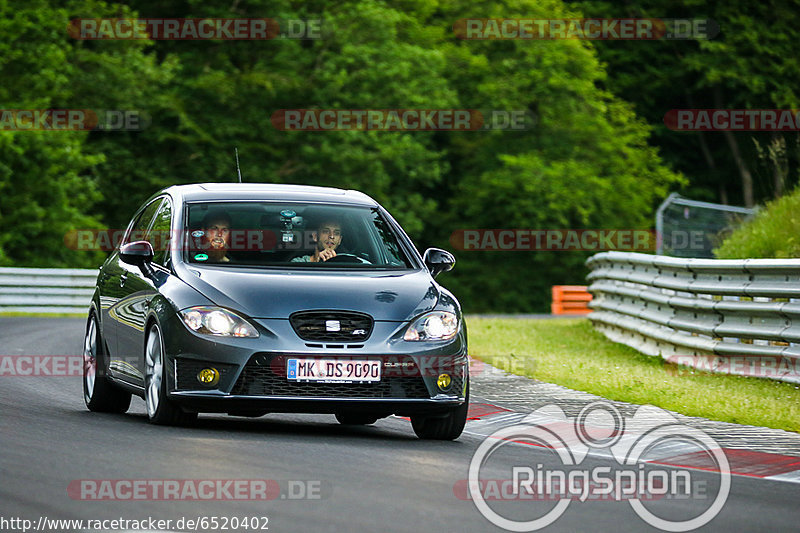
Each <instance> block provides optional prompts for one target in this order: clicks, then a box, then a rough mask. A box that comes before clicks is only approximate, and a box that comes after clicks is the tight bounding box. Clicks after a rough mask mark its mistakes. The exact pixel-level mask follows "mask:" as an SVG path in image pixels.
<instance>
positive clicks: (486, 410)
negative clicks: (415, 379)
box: [464, 402, 800, 483]
mask: <svg viewBox="0 0 800 533" xmlns="http://www.w3.org/2000/svg"><path fill="white" fill-rule="evenodd" d="M529 416H530V415H529V414H528V413H519V412H515V411H511V410H509V409H506V408H504V407H501V406H498V405H494V404H491V403H486V402H483V403H473V404H470V409H469V414H468V419H467V420H468V421H467V428H466V429H465V430H464V433H466V434H468V435H473V436H476V437H482V438H488V437H491V436H492V435H493V434H494V433H495V432H496V431H497V430H499V429H502V428H505V427H508V426H513V425H516V424H522V423H525V422H523V420H524V419H526V417H529ZM568 423H569V424H572V422H568ZM536 425H537V426H539V427H545V428H548V429H550V430H553V431H555V432H558V433H559V434H563V433H564V432H563V431H561V429H563V426H564V425H565V422H564V421H563V420H557V419H553V420H547V419H543V418H541V417H540V418H538V419H537V420H536ZM584 427H585V429H586V430H587V431H589V432H591V431H592V430H602V429H603V428H600V427H597V428H595V427H593V426H587V425H584ZM639 437H640V435H637V434H636V433H631V434H625V435H623V436H622V437H621V438H620V441H621V442H622V440H623V439H628V440H635V439H637V438H639ZM504 440H507V439H504ZM510 442H512V443H513V444H518V445H527V446H538V447H550V446H545V445H544V444H539V443H532V442H528V441H518V440H511V441H510ZM569 445H570V442H564V446H569ZM720 449H721V450H722V451H723V452H724V453H725V456H726V457H727V459H728V463H729V466H730V473H731V474H733V475H736V476H747V477H755V478H761V479H768V480H773V481H783V482H789V483H800V455H797V456H795V455H786V454H778V453H772V452H763V451H758V450H749V449H740V448H730V447H725V446H721V447H720ZM588 455H590V456H593V457H604V458H608V459H613V456H612V455H611V452H610V451H609V450H608V449H607V448H591V449H590V450H589V451H588ZM642 462H644V463H653V464H659V465H664V466H670V467H676V468H686V469H692V470H703V471H709V472H715V471H718V470H717V467H716V464H715V463H714V461H713V460H712V459H711V458H710V457H709V454H708V453H707V451H698V450H697V447H696V446H694V445H692V444H688V443H685V442H670V443H665V444H662V445H660V446H659V447H658V452H657V453H650V454H648V455H647V456H646V457H643V459H642Z"/></svg>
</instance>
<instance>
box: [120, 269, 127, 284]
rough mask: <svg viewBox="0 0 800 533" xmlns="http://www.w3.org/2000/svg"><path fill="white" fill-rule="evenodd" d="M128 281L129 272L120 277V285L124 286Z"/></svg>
mask: <svg viewBox="0 0 800 533" xmlns="http://www.w3.org/2000/svg"><path fill="white" fill-rule="evenodd" d="M126 281H128V273H127V272H126V273H125V274H123V275H121V276H120V277H119V286H120V287H124V286H125V282H126Z"/></svg>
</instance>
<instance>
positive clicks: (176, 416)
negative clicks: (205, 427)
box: [144, 323, 197, 426]
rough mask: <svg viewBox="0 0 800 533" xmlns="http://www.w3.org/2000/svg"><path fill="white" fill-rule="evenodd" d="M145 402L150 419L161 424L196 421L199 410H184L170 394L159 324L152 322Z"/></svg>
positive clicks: (147, 344)
mask: <svg viewBox="0 0 800 533" xmlns="http://www.w3.org/2000/svg"><path fill="white" fill-rule="evenodd" d="M144 350H145V352H144V360H145V375H144V401H145V410H146V411H147V418H148V419H149V420H150V422H151V423H152V424H157V425H160V426H183V425H188V424H190V423H192V422H194V421H195V420H196V419H197V413H195V412H190V411H184V410H183V409H182V408H181V407H180V406H179V405H177V404H176V403H175V402H173V401H171V400H170V399H169V398H168V397H167V380H166V379H165V373H164V368H165V364H166V361H165V357H164V342H163V338H162V336H161V329H160V328H159V327H158V324H155V323H153V324H151V325H150V328H149V329H148V330H147V337H146V338H145V341H144Z"/></svg>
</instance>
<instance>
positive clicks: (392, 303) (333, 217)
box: [83, 183, 469, 440]
mask: <svg viewBox="0 0 800 533" xmlns="http://www.w3.org/2000/svg"><path fill="white" fill-rule="evenodd" d="M454 263H455V259H454V257H453V256H452V255H451V254H450V253H449V252H446V251H444V250H440V249H436V248H430V249H428V250H426V251H425V253H424V255H422V256H421V255H420V254H419V252H418V251H417V249H416V248H415V246H414V244H413V243H412V242H411V239H409V237H408V236H407V235H406V233H405V232H404V231H403V229H402V228H401V227H400V225H399V224H398V223H397V222H396V221H395V220H394V218H392V216H391V215H390V214H389V213H388V212H387V211H386V210H385V209H384V208H383V207H381V206H380V205H379V204H378V203H377V202H375V200H373V199H372V198H370V197H369V196H367V195H365V194H362V193H360V192H356V191H344V190H339V189H332V188H322V187H307V186H298V185H267V184H247V183H245V184H242V183H233V184H230V183H227V184H221V183H212V184H193V185H180V186H173V187H169V188H167V189H164V190H162V191H160V192H158V193H157V194H155V195H154V196H153V197H151V198H150V199H149V200H147V202H145V203H144V205H142V206H141V207H140V208H139V209H138V210H137V211H136V214H135V215H134V216H133V219H132V220H131V222H130V224H129V225H128V227H127V229H126V230H125V234H124V237H123V238H122V239H121V242H120V244H119V246H118V247H117V249H116V250H115V251H114V252H112V253H111V254H110V256H109V257H108V259H107V260H106V261H105V263H104V264H103V265H102V266H101V267H100V273H99V275H98V278H97V287H96V289H95V291H94V296H93V298H92V302H91V307H90V310H89V316H88V321H87V325H86V338H85V346H84V359H85V362H86V364H85V365H84V368H85V371H84V380H83V385H84V399H85V401H86V405H87V406H88V408H89V409H90V410H92V411H105V412H120V413H121V412H125V411H126V410H127V409H128V407H129V406H130V402H131V395H134V394H135V395H137V396H140V397H142V398H143V399H144V400H145V404H146V407H147V416H148V418H149V420H150V421H151V422H153V423H155V424H186V423H189V422H191V421H193V420H194V419H195V418H196V417H197V414H198V413H199V412H211V413H227V414H231V415H238V416H261V415H264V414H266V413H270V412H298V413H329V414H333V415H335V416H336V418H337V419H338V420H339V422H341V423H343V424H371V423H374V422H375V421H377V420H378V419H379V418H382V417H386V416H389V415H392V414H396V415H400V416H407V417H410V419H411V423H412V427H413V429H414V431H415V433H416V434H417V435H418V436H419V437H420V438H426V439H444V440H449V439H455V438H457V437H458V436H459V435H460V434H461V432H462V430H463V428H464V424H465V421H466V418H467V408H468V399H469V375H468V357H467V334H466V328H465V325H464V322H463V320H462V315H461V308H460V306H459V303H458V301H457V300H456V299H455V297H454V296H453V295H452V294H451V293H450V292H448V291H447V290H446V289H445V288H443V287H442V286H441V285H439V284H438V283H437V282H436V281H435V279H434V278H435V277H436V276H437V275H438V274H440V273H442V272H445V271H447V270H450V269H451V268H452V267H453V265H454Z"/></svg>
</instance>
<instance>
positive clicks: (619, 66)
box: [571, 0, 800, 206]
mask: <svg viewBox="0 0 800 533" xmlns="http://www.w3.org/2000/svg"><path fill="white" fill-rule="evenodd" d="M571 3H572V5H575V6H578V7H579V8H580V9H581V10H582V11H583V13H584V14H585V15H586V16H587V17H630V18H637V17H641V18H647V17H655V18H664V19H667V18H687V19H711V20H713V21H715V22H716V24H717V25H718V26H719V34H718V35H717V36H716V37H714V38H713V39H698V40H680V41H676V40H657V41H642V42H626V41H595V47H596V49H597V51H598V54H599V57H600V59H601V60H602V61H603V62H605V63H606V64H607V71H608V79H607V82H606V87H607V88H608V89H609V90H610V91H612V92H613V93H614V94H615V95H617V96H619V97H620V98H622V99H624V100H626V101H628V102H631V103H632V104H633V105H634V109H635V110H636V113H637V115H639V116H640V117H642V118H644V119H645V120H646V121H647V122H648V124H651V125H652V126H653V135H652V139H651V142H652V143H653V144H654V145H656V146H658V147H659V148H660V149H661V155H662V157H663V158H664V161H666V162H667V163H668V164H670V165H671V166H672V168H674V169H676V170H678V171H681V172H683V173H684V174H685V175H686V176H688V177H689V178H690V182H689V183H687V184H686V186H685V187H684V188H683V190H681V191H680V192H681V193H682V194H684V196H688V197H691V198H695V199H698V200H707V201H711V202H720V203H731V204H734V205H748V206H751V205H754V204H755V203H758V202H759V200H762V199H764V198H769V197H773V196H774V197H777V196H780V195H781V194H782V193H783V192H784V191H785V190H789V189H791V188H792V186H793V185H794V184H796V183H797V182H798V177H800V136H799V135H798V133H797V132H736V133H731V134H725V133H722V132H675V131H671V130H669V129H668V128H667V127H666V126H665V124H664V115H665V114H666V112H667V111H669V110H670V109H717V108H719V109H797V108H798V104H800V93H798V85H797V81H796V80H798V79H800V63H798V62H797V61H796V58H795V56H796V50H797V42H798V39H799V38H800V35H799V34H800V32H799V31H798V27H797V25H796V24H795V23H794V21H795V19H796V18H797V15H798V13H800V3H798V2H797V0H767V1H764V2H736V1H732V2H721V1H712V2H708V1H706V0H681V1H679V2H675V1H670V0H635V1H633V2H610V1H603V0H577V1H575V2H571ZM737 154H738V155H739V157H738V158H737Z"/></svg>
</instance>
